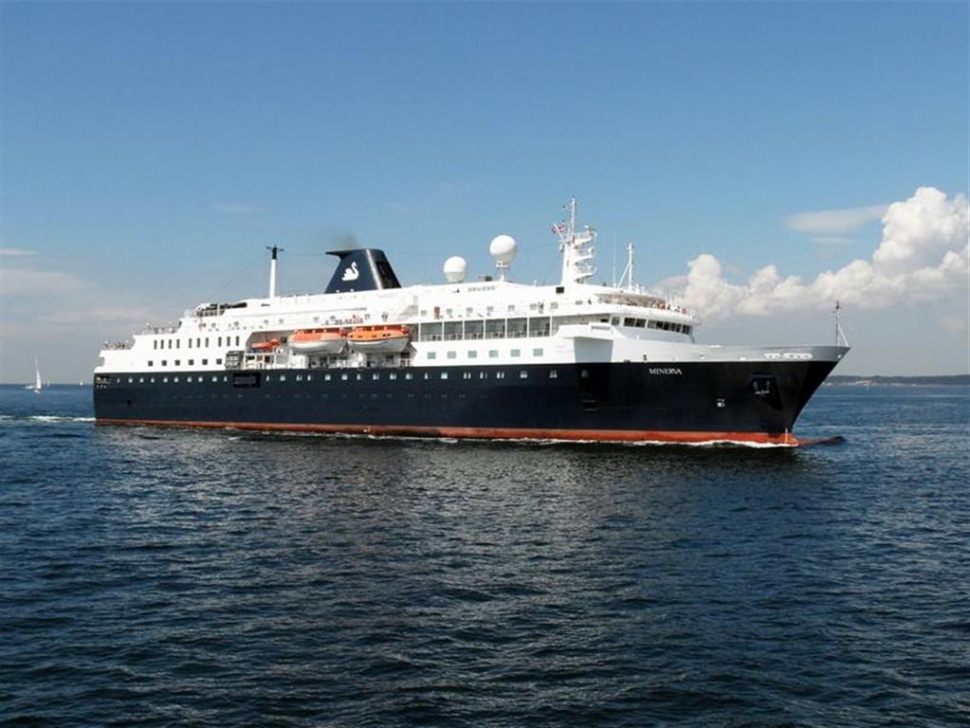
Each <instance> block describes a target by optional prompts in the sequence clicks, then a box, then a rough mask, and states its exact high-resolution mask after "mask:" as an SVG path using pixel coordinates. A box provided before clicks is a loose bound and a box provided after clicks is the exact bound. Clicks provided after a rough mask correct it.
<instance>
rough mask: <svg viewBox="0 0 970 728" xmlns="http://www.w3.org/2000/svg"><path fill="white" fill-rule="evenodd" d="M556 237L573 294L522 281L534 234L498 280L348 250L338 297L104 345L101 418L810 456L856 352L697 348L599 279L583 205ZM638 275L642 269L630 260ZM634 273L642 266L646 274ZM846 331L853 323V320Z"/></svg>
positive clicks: (686, 323)
mask: <svg viewBox="0 0 970 728" xmlns="http://www.w3.org/2000/svg"><path fill="white" fill-rule="evenodd" d="M565 209H566V215H565V218H564V220H563V221H562V222H561V223H559V224H556V225H554V226H553V227H552V231H553V233H554V234H555V235H556V237H557V238H558V242H559V248H560V252H561V254H562V277H561V280H560V281H559V283H558V284H556V285H529V284H522V283H516V282H514V281H513V280H512V276H511V275H510V266H511V263H512V261H513V259H514V257H515V253H516V242H515V240H514V239H513V238H512V237H510V236H508V235H499V236H497V237H495V238H494V239H493V240H492V241H491V245H490V254H491V256H492V258H493V259H494V262H495V267H496V270H495V272H494V273H493V274H491V275H488V276H484V277H482V278H479V279H476V280H466V277H467V264H466V262H465V261H464V260H463V259H462V258H460V257H457V256H456V257H451V258H448V259H447V260H446V261H445V262H444V266H443V282H442V283H439V284H434V285H411V286H402V285H401V283H400V282H399V280H398V278H397V275H396V274H395V272H394V269H393V268H392V267H391V264H390V261H389V260H388V258H387V256H386V255H385V253H384V252H383V251H382V250H378V249H376V248H355V249H345V250H335V251H331V252H330V254H331V255H333V256H335V258H336V269H335V271H334V273H333V275H332V278H331V279H330V282H329V285H328V286H327V288H326V290H325V291H324V292H323V293H312V294H300V295H280V294H279V293H278V292H277V266H278V254H277V253H278V251H277V249H276V248H272V254H271V259H270V273H269V291H268V295H267V296H265V297H262V298H249V299H246V300H241V301H233V302H228V303H201V304H199V305H197V306H195V307H194V308H193V309H190V310H188V311H186V312H185V313H184V315H183V316H182V317H181V319H180V320H179V321H178V324H177V325H175V326H164V327H161V326H159V327H155V326H149V327H147V328H146V329H145V330H143V331H140V332H139V333H136V334H134V336H133V338H132V339H131V340H130V341H126V342H123V343H113V344H106V345H105V347H104V348H103V349H102V351H101V353H100V362H99V364H98V365H97V367H96V368H95V371H94V410H95V418H96V421H97V423H98V424H100V425H148V426H185V427H209V428H235V429H244V430H258V431H289V432H316V433H335V434H336V433H339V434H347V435H362V436H408V437H413V436H421V437H432V438H478V439H514V440H543V441H548V440H565V441H606V442H626V443H654V442H657V443H660V442H667V443H692V444H698V443H748V444H768V445H779V446H797V445H799V444H802V443H803V442H805V441H804V440H801V439H799V438H798V437H796V436H795V435H794V433H793V428H794V425H795V421H796V419H797V418H798V415H799V413H800V412H801V411H802V409H803V408H804V407H805V405H806V403H807V402H808V401H809V398H810V397H811V396H812V394H813V393H814V392H815V390H816V389H817V388H818V387H819V385H820V384H821V383H822V382H823V381H824V380H825V378H826V376H828V374H829V372H831V370H832V369H833V368H834V367H835V366H836V364H837V363H838V362H839V361H840V360H841V359H842V358H843V357H844V356H845V355H846V353H847V352H848V350H849V349H848V346H846V345H845V343H846V342H845V341H844V338H840V337H839V336H838V335H837V336H836V341H835V343H834V344H832V345H793V346H758V345H751V346H737V345H731V346H728V345H724V346H720V345H716V344H703V343H698V341H697V340H696V338H695V337H696V330H697V327H698V325H699V323H700V321H699V318H698V317H697V315H696V314H695V312H693V311H691V310H689V309H687V308H685V307H683V306H680V305H677V304H676V302H672V301H670V300H667V299H665V298H663V297H660V296H656V295H652V294H651V293H649V292H647V291H645V290H643V289H641V288H639V287H638V286H636V285H635V284H633V282H632V280H631V279H632V275H628V274H624V277H623V279H622V280H621V281H620V283H619V284H617V285H610V286H607V285H599V284H594V283H592V282H591V278H592V277H593V276H594V274H595V268H594V257H595V248H594V243H595V241H596V231H595V230H594V229H593V228H591V227H589V226H583V227H580V226H579V225H578V224H577V220H576V201H575V199H573V200H572V201H570V203H569V204H568V205H567V206H566V208H565ZM630 262H631V263H632V258H631V261H630ZM628 273H629V267H628ZM836 330H837V332H838V330H839V329H838V326H836Z"/></svg>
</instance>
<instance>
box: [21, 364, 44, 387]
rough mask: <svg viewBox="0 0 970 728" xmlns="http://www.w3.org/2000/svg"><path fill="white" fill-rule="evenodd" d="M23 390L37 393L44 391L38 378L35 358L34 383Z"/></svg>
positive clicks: (42, 382) (42, 383) (42, 384)
mask: <svg viewBox="0 0 970 728" xmlns="http://www.w3.org/2000/svg"><path fill="white" fill-rule="evenodd" d="M25 389H32V390H33V391H35V392H38V393H39V392H41V391H42V390H43V389H44V381H43V380H42V379H41V377H40V366H39V365H38V364H37V357H34V383H33V384H28V385H27V386H26V387H25Z"/></svg>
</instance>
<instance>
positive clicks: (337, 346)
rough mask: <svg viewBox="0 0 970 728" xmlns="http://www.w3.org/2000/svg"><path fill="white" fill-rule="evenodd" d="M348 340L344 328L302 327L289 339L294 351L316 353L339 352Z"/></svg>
mask: <svg viewBox="0 0 970 728" xmlns="http://www.w3.org/2000/svg"><path fill="white" fill-rule="evenodd" d="M346 341H347V335H346V333H345V332H344V331H343V329H300V330H299V331H295V332H293V335H292V336H290V339H289V343H290V348H291V349H293V351H300V352H308V353H314V354H339V353H340V352H341V351H343V348H344V344H345V343H346Z"/></svg>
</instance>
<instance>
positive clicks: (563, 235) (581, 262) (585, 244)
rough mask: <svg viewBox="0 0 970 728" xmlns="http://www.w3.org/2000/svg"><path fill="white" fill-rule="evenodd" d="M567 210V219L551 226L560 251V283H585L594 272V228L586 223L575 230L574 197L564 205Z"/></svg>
mask: <svg viewBox="0 0 970 728" xmlns="http://www.w3.org/2000/svg"><path fill="white" fill-rule="evenodd" d="M566 209H567V210H568V211H569V221H568V222H564V223H560V224H558V225H553V226H552V231H553V232H554V233H555V234H556V236H557V237H558V238H559V252H561V253H562V285H563V286H566V285H569V284H571V283H585V282H586V280H587V279H589V278H591V277H592V276H593V275H594V274H595V273H596V267H595V266H594V265H593V259H594V258H595V257H596V250H595V248H593V247H592V244H593V243H594V242H595V241H596V229H595V228H591V227H590V226H589V225H586V226H585V227H584V228H583V230H582V231H580V232H577V231H576V198H575V197H573V198H572V199H570V201H569V205H568V206H567V207H566Z"/></svg>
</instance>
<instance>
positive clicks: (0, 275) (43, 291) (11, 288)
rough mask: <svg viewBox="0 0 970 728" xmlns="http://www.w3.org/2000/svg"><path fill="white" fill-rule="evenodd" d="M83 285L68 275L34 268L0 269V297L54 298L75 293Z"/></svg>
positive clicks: (6, 267) (5, 267)
mask: <svg viewBox="0 0 970 728" xmlns="http://www.w3.org/2000/svg"><path fill="white" fill-rule="evenodd" d="M82 287H84V284H83V283H82V282H81V281H80V280H79V279H78V278H77V277H75V276H73V275H71V274H70V273H60V272H58V271H49V270H37V269H35V268H11V267H9V266H4V267H2V268H0V295H2V296H56V295H58V294H61V293H66V292H69V291H76V290H78V289H79V288H82Z"/></svg>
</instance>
